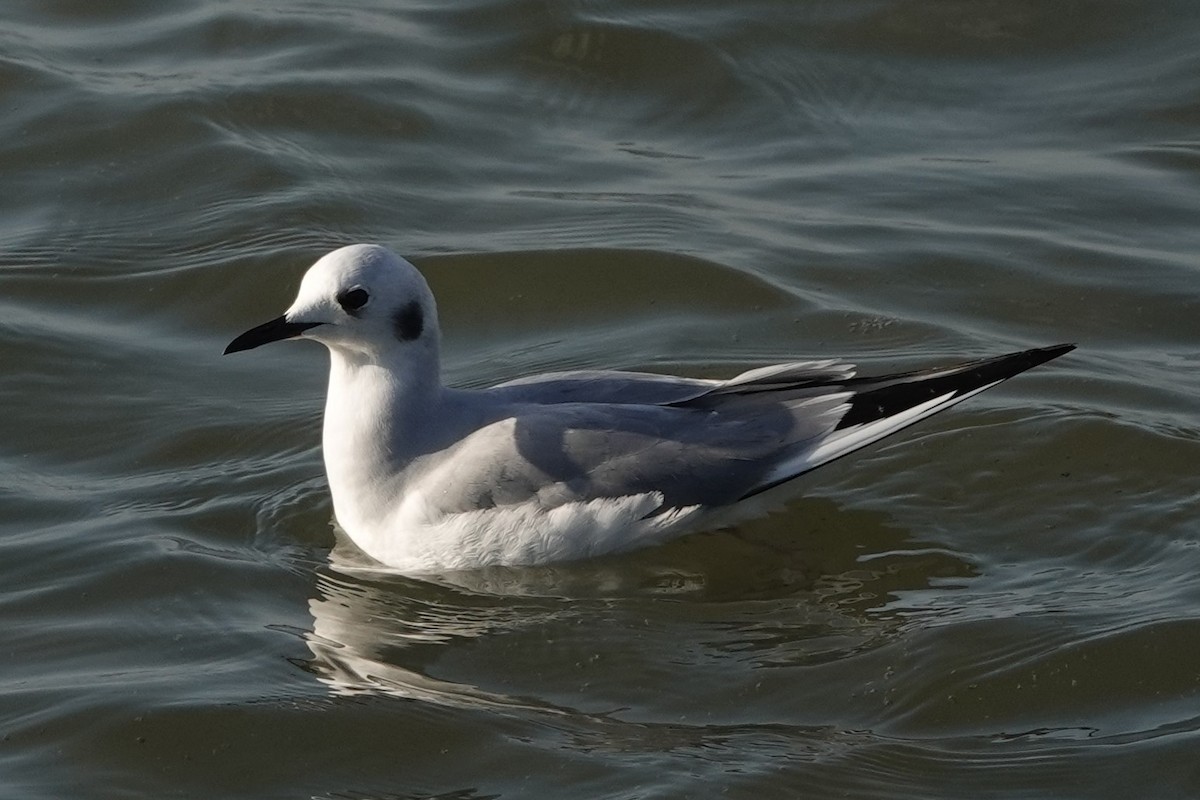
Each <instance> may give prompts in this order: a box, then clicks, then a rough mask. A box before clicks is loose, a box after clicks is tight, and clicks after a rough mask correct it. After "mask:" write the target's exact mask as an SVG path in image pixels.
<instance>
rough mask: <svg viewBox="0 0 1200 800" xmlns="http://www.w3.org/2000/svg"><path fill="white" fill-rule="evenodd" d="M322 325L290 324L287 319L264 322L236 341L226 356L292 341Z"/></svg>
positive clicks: (314, 323) (312, 323)
mask: <svg viewBox="0 0 1200 800" xmlns="http://www.w3.org/2000/svg"><path fill="white" fill-rule="evenodd" d="M320 324H321V323H319V322H288V320H287V317H276V318H275V319H273V320H271V321H270V322H264V323H263V324H262V325H259V326H258V327H257V328H251V329H250V330H248V331H246V332H245V333H243V334H242V335H241V336H239V337H237V338H236V339H234V340H233V341H232V342H230V343H229V346H228V347H226V348H225V355H229V354H230V353H238V352H241V351H242V350H253V349H254V348H255V347H258V346H259V345H263V344H269V343H270V342H278V341H279V340H280V339H291V338H292V337H293V336H299V335H300V334H302V333H304V332H305V331H306V330H308V329H309V328H315V327H316V326H318V325H320Z"/></svg>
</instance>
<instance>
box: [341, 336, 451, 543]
mask: <svg viewBox="0 0 1200 800" xmlns="http://www.w3.org/2000/svg"><path fill="white" fill-rule="evenodd" d="M442 391H443V390H442V387H441V383H440V381H439V379H438V363H437V352H436V349H435V348H430V349H425V348H404V349H403V350H396V351H393V352H389V353H385V354H383V357H382V358H380V357H364V356H362V355H361V354H358V353H350V352H346V351H344V350H342V349H340V348H330V370H329V394H328V396H327V398H326V401H325V424H324V435H323V437H322V438H323V449H324V452H325V470H326V473H327V474H328V476H329V490H330V493H331V494H332V496H333V506H334V513H335V514H336V516H337V518H338V522H340V523H341V525H342V527H343V528H345V529H346V531H347V532H349V533H351V534H352V535H354V536H355V537H356V539H357V538H359V537H360V536H362V535H364V534H365V532H370V531H374V530H376V529H377V528H378V525H379V523H380V522H381V521H382V520H384V519H385V518H386V517H387V512H388V510H389V509H390V508H391V507H392V505H393V504H394V502H395V500H396V498H397V497H398V496H399V495H400V494H401V493H402V491H403V481H404V471H405V467H407V466H408V465H409V464H410V463H412V461H413V460H414V459H415V458H417V457H419V456H420V455H422V454H423V452H424V448H423V446H422V445H423V439H424V438H426V437H425V436H424V435H423V433H424V432H425V431H427V430H429V429H430V427H431V426H430V420H431V417H433V416H435V415H436V414H437V412H438V409H439V408H440V406H441V399H442V398H441V396H442ZM361 544H363V545H365V544H367V543H365V542H363V543H361Z"/></svg>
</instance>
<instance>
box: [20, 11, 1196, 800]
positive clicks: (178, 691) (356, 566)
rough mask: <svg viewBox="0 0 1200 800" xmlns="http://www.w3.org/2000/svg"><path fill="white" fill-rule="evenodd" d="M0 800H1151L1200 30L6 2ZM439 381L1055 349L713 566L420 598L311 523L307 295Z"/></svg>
mask: <svg viewBox="0 0 1200 800" xmlns="http://www.w3.org/2000/svg"><path fill="white" fill-rule="evenodd" d="M0 22H2V24H0V101H2V103H3V109H4V113H3V114H0V183H2V185H3V186H4V187H5V189H6V191H4V192H0V282H2V286H3V291H2V292H0V359H2V360H3V364H4V369H3V373H2V375H3V377H2V378H0V387H2V389H0V391H2V392H3V398H4V413H3V415H2V416H0V470H2V474H3V480H2V481H0V503H2V508H3V510H4V513H3V515H2V516H0V586H2V587H3V588H0V630H2V631H3V642H4V646H3V647H0V796H2V797H6V798H7V797H12V798H31V799H32V798H62V797H78V798H83V797H96V798H119V797H165V796H176V797H231V798H232V797H244V798H266V797H317V798H339V799H344V798H427V797H448V798H460V799H461V800H468V799H471V798H494V797H504V798H513V797H553V798H592V797H613V798H644V797H646V798H648V797H685V796H692V797H701V796H718V795H719V796H727V797H744V798H762V797H789V798H791V797H811V798H827V797H834V796H848V797H879V798H937V797H945V798H962V797H996V798H1000V797H1004V798H1010V797H1011V798H1017V797H1020V798H1031V797H1059V798H1063V797H1113V798H1128V797H1159V798H1168V797H1180V798H1183V797H1195V796H1197V795H1198V794H1200V761H1198V760H1197V757H1196V754H1197V752H1198V749H1200V588H1198V583H1197V575H1198V574H1200V523H1198V519H1200V500H1198V491H1197V490H1198V488H1200V487H1198V481H1200V478H1198V477H1197V476H1198V473H1200V401H1198V398H1200V355H1198V348H1197V343H1198V338H1200V336H1198V335H1200V322H1198V321H1197V320H1198V319H1200V302H1198V301H1197V297H1198V293H1197V287H1198V286H1200V255H1198V253H1200V235H1198V234H1197V230H1198V228H1197V220H1198V219H1200V132H1198V131H1200V49H1198V48H1197V47H1196V42H1197V32H1198V31H1200V6H1197V5H1196V4H1195V3H1191V2H1182V0H1180V1H1179V2H1166V1H1165V0H1164V2H1154V3H1129V2H1118V1H1117V0H1063V1H1062V2H1053V3H1047V2H1040V0H1038V1H1035V0H875V1H874V2H866V1H865V0H863V1H861V2H860V1H857V0H850V1H849V2H826V1H825V0H810V1H808V2H799V1H797V2H783V1H782V0H760V1H756V2H738V3H735V2H699V3H696V2H692V3H670V2H599V1H598V0H596V1H592V0H581V1H579V2H562V3H557V2H536V1H535V0H468V2H462V3H433V2H425V3H418V2H400V1H397V2H383V0H373V1H372V0H347V2H334V0H308V1H307V2H305V1H301V0H291V1H289V0H283V1H282V2H275V0H272V1H271V2H267V1H266V0H250V1H249V2H225V1H222V0H192V1H191V2H185V1H184V0H121V1H120V2H104V3H99V2H91V1H86V2H85V1H84V0H38V1H37V2H35V1H34V0H13V2H6V3H4V5H3V8H2V9H0ZM352 241H378V242H383V243H386V244H388V245H390V246H392V247H394V248H395V249H397V250H398V251H400V252H402V253H405V254H407V255H410V256H411V257H412V258H413V259H414V260H415V261H416V262H417V263H418V264H419V265H420V266H421V267H422V269H423V270H424V271H425V272H426V274H427V275H428V277H429V280H430V282H431V284H432V285H433V288H434V290H435V292H436V293H437V294H438V297H439V301H440V304H441V309H442V311H441V313H442V317H443V324H444V327H445V329H446V333H445V342H446V354H445V361H446V363H445V365H444V371H445V375H446V379H447V380H448V381H449V382H451V383H454V384H457V385H481V384H486V383H488V382H492V381H498V380H503V379H508V378H512V377H516V376H518V375H520V374H523V373H525V372H528V371H531V370H543V369H564V368H575V367H580V366H586V367H623V368H640V369H650V370H682V371H685V372H688V373H690V374H696V375H714V376H715V375H727V374H731V373H733V372H736V371H738V370H741V369H745V368H748V367H751V366H755V365H760V364H764V363H770V362H772V361H775V360H783V359H791V358H797V357H807V356H821V357H824V356H845V357H848V358H852V359H854V360H856V361H857V362H859V363H860V364H862V365H863V367H864V369H866V370H873V371H877V370H883V369H889V368H909V367H915V366H918V365H926V364H933V363H944V362H946V361H949V360H953V359H954V358H955V357H959V356H981V355H987V354H995V353H999V352H1004V351H1006V350H1010V349H1016V348H1019V347H1026V346H1037V345H1046V344H1052V343H1056V342H1060V341H1077V342H1079V343H1080V348H1079V350H1077V351H1076V352H1075V353H1072V354H1071V355H1069V356H1067V357H1064V358H1062V359H1060V360H1058V361H1055V362H1053V363H1051V364H1048V365H1046V366H1044V367H1041V368H1039V369H1037V370H1035V371H1033V372H1030V373H1029V374H1027V375H1023V376H1021V377H1020V378H1019V379H1017V380H1014V381H1013V382H1011V383H1010V384H1006V385H1005V386H1004V387H1003V388H1000V389H997V390H994V391H992V392H989V393H987V394H985V395H982V396H980V397H978V398H975V399H973V400H972V401H970V402H969V403H966V404H964V405H963V406H960V407H958V408H956V409H955V410H954V411H952V412H949V413H947V414H944V415H941V416H938V417H936V418H934V419H932V420H930V421H928V422H926V423H923V424H922V425H920V426H919V427H916V428H914V429H912V430H911V431H910V432H908V433H906V434H903V435H901V436H899V437H896V438H894V439H892V440H889V441H888V442H887V443H886V444H885V445H883V446H878V447H875V448H873V449H872V450H870V451H867V452H865V453H863V454H860V455H859V456H857V457H854V458H850V459H846V460H844V461H841V462H838V463H837V464H836V465H833V466H830V467H828V468H827V469H824V470H821V471H819V472H817V473H815V474H813V475H810V476H808V477H806V478H804V479H803V480H804V481H805V484H804V488H805V493H804V495H803V497H802V498H801V499H799V500H797V501H795V502H794V503H792V504H791V505H790V506H789V507H788V508H787V509H786V510H784V511H783V512H781V513H778V514H776V515H774V516H771V517H769V518H767V519H764V520H760V521H758V522H755V523H752V524H747V525H744V526H742V527H740V528H737V529H735V530H731V531H724V532H716V533H709V534H702V535H698V536H694V537H691V538H688V539H685V540H681V541H678V542H675V543H672V544H669V545H667V546H664V547H661V548H657V549H653V550H648V551H644V552H640V553H635V554H632V555H629V556H625V557H621V558H613V559H605V560H602V561H599V562H593V563H585V564H575V565H567V566H562V567H559V568H553V569H551V568H546V569H524V570H491V571H484V572H478V573H469V574H460V575H454V576H449V577H446V578H445V579H443V580H437V581H432V580H416V579H412V578H403V577H397V576H395V575H389V574H386V573H383V572H379V571H375V570H371V569H369V568H368V567H369V565H365V564H363V563H362V560H361V558H357V557H356V556H355V555H354V554H353V553H352V552H351V551H350V549H349V548H348V546H347V545H346V544H345V543H344V542H339V540H338V536H339V535H338V534H337V533H336V532H335V530H334V528H333V526H332V521H331V518H332V513H331V506H330V501H329V497H328V493H327V490H326V487H325V479H324V475H323V470H322V465H321V457H320V449H319V420H320V412H321V404H322V398H323V392H324V381H325V365H326V358H325V355H324V353H323V352H322V351H321V348H319V347H317V346H315V345H307V344H291V345H279V346H277V347H276V348H270V349H267V350H263V351H255V352H254V353H247V354H242V355H239V356H238V357H236V358H235V357H229V358H222V357H221V355H220V353H221V349H222V348H223V346H224V345H225V343H226V342H227V341H228V340H229V339H230V338H232V336H233V335H235V334H237V333H239V332H240V331H242V330H244V329H245V328H247V327H249V326H251V325H253V324H256V323H258V322H261V321H263V320H265V319H268V318H269V317H273V316H275V315H276V314H278V313H279V312H280V311H281V310H282V309H283V308H285V307H286V305H287V304H288V303H289V302H290V299H291V297H292V295H293V293H294V291H295V287H296V284H297V282H298V280H299V277H300V275H301V274H302V273H303V270H304V269H305V268H306V267H307V266H308V264H310V263H311V262H312V261H313V260H314V259H315V258H316V257H317V256H319V255H320V254H321V253H323V252H324V251H326V250H329V249H331V248H333V247H335V246H337V245H340V244H344V243H348V242H352Z"/></svg>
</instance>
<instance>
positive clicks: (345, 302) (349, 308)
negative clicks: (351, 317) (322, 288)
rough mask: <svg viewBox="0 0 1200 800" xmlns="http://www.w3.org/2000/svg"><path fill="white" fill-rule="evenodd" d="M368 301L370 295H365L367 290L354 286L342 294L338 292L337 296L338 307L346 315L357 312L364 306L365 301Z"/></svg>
mask: <svg viewBox="0 0 1200 800" xmlns="http://www.w3.org/2000/svg"><path fill="white" fill-rule="evenodd" d="M370 299H371V295H369V294H367V290H366V289H364V288H362V287H361V286H355V287H353V288H351V289H347V290H346V291H344V292H338V296H337V301H338V305H339V306H341V307H342V309H343V310H344V311H345V312H346V313H347V314H353V313H354V312H355V311H358V310H359V309H360V308H362V307H363V306H365V305H366V304H367V301H368V300H370Z"/></svg>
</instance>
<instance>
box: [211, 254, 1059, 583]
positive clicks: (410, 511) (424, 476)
mask: <svg viewBox="0 0 1200 800" xmlns="http://www.w3.org/2000/svg"><path fill="white" fill-rule="evenodd" d="M293 338H301V339H313V340H316V341H318V342H320V343H321V344H323V345H325V346H326V347H327V348H328V349H329V354H330V372H329V389H328V394H327V396H326V401H325V417H324V427H323V432H322V449H323V452H324V459H325V470H326V473H327V475H328V479H329V490H330V494H331V495H332V497H333V507H334V516H335V517H336V519H337V522H338V524H339V525H340V526H341V528H342V529H343V530H344V531H345V532H346V533H347V534H348V535H349V537H350V539H351V540H352V541H353V542H354V543H355V545H357V546H358V547H359V549H361V550H362V551H363V552H364V553H366V554H367V555H368V556H370V557H371V558H372V559H374V560H375V561H378V562H380V563H381V564H383V565H385V566H386V567H389V568H391V569H394V570H397V571H400V572H404V573H408V574H422V573H437V572H449V571H455V570H463V569H475V568H480V567H487V566H497V565H504V566H527V565H538V564H547V563H552V562H559V561H569V560H577V559H583V558H589V557H593V556H599V555H603V554H609V553H618V552H624V551H628V550H632V549H634V548H639V547H645V546H649V545H653V544H657V543H660V542H664V541H666V540H669V539H673V538H675V537H678V536H681V535H683V534H686V533H691V532H696V531H700V530H709V529H714V528H719V527H724V526H728V525H730V524H733V523H735V522H737V521H739V520H743V519H747V518H750V517H754V516H759V515H761V514H764V513H766V512H767V511H770V510H771V509H772V508H775V507H777V506H779V505H780V504H781V501H782V499H785V498H786V497H787V496H788V495H789V494H795V491H796V488H795V485H794V484H795V479H796V478H797V477H798V476H800V475H803V474H805V473H807V472H810V471H811V470H814V469H816V468H817V467H819V466H822V465H824V464H828V463H829V462H831V461H833V460H834V459H837V458H840V457H841V456H844V455H846V454H847V453H850V452H853V451H855V450H858V449H860V448H862V447H865V446H867V445H869V444H872V443H873V442H877V441H879V440H880V439H882V438H883V437H885V436H888V435H890V434H892V433H895V432H896V431H898V430H900V429H902V428H905V427H907V426H909V425H911V424H913V423H915V422H917V421H919V420H922V419H925V418H926V417H928V416H930V415H932V414H936V413H937V412H939V411H942V410H944V409H946V408H949V407H950V406H952V405H954V404H956V403H959V402H961V401H963V400H965V399H967V398H968V397H971V396H973V395H976V394H978V393H979V392H982V391H984V390H985V389H989V388H991V387H993V386H995V385H997V384H998V383H1000V382H1002V381H1004V380H1006V379H1008V378H1011V377H1012V376H1014V375H1017V374H1018V373H1021V372H1024V371H1025V370H1027V369H1030V368H1031V367H1034V366H1037V365H1039V364H1042V363H1044V362H1046V361H1049V360H1050V359H1052V358H1056V357H1058V356H1060V355H1062V354H1064V353H1066V352H1068V351H1070V350H1072V349H1074V345H1072V344H1061V345H1056V346H1053V347H1044V348H1037V349H1031V350H1025V351H1022V352H1017V353H1011V354H1008V355H1003V356H998V357H995V358H987V359H982V360H976V361H969V362H966V363H960V364H957V365H954V366H949V367H939V368H933V369H926V370H921V371H916V372H903V373H897V374H892V375H884V376H880V377H858V376H856V375H855V370H854V367H853V365H851V364H847V363H844V362H841V361H837V360H831V359H829V360H816V361H796V362H791V363H786V364H778V365H775V366H768V367H760V368H758V369H752V370H749V371H748V372H743V373H742V374H740V375H737V376H736V377H733V378H730V379H728V380H708V379H699V378H688V377H676V376H672V375H658V374H651V373H643V372H618V371H602V370H577V371H570V372H552V373H547V374H543V375H533V376H529V377H524V378H519V379H517V380H512V381H508V382H507V383H501V384H499V385H497V386H493V387H492V388H490V389H483V390H476V391H469V390H463V389H455V388H450V387H447V386H443V385H442V382H441V377H440V362H439V346H440V341H441V331H440V329H439V326H438V317H437V307H436V305H435V304H434V298H433V294H432V293H431V292H430V289H429V285H428V284H427V283H426V282H425V278H424V277H423V276H422V275H421V273H420V272H419V271H418V270H417V268H416V267H414V266H413V265H412V264H411V263H409V262H408V261H406V260H404V259H403V258H400V257H399V256H397V255H395V254H394V253H392V252H391V251H390V250H388V249H386V248H384V247H381V246H378V245H369V244H357V245H351V246H349V247H343V248H341V249H338V250H335V251H333V252H331V253H329V254H328V255H325V256H324V257H322V258H321V259H320V260H318V261H317V262H316V263H315V264H313V265H312V267H310V268H309V270H308V272H307V273H306V274H305V275H304V278H303V280H302V281H301V282H300V289H299V292H298V294H297V296H296V300H295V302H293V303H292V305H291V307H290V308H288V309H287V311H285V312H284V314H283V315H282V316H280V317H278V318H276V319H273V320H271V321H270V322H267V323H265V324H263V325H259V326H258V327H256V328H252V329H250V330H248V331H246V332H245V333H243V334H242V335H240V336H238V337H237V338H236V339H234V340H233V341H232V342H230V343H229V346H228V347H226V348H225V352H226V353H227V354H228V353H234V352H238V351H242V350H250V349H252V348H255V347H258V346H260V345H263V344H267V343H268V342H274V341H278V340H282V339H293Z"/></svg>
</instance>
